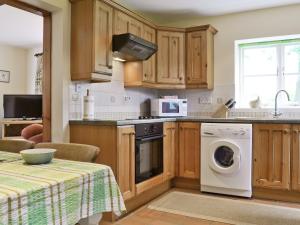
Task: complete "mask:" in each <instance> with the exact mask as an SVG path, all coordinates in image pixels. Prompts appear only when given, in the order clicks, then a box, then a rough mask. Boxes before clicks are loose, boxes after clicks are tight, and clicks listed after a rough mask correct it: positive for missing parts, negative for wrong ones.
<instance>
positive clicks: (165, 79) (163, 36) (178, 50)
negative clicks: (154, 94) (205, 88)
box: [157, 30, 185, 85]
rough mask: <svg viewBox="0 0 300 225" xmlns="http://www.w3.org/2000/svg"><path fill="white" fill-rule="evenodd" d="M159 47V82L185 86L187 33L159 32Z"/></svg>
mask: <svg viewBox="0 0 300 225" xmlns="http://www.w3.org/2000/svg"><path fill="white" fill-rule="evenodd" d="M157 45H158V51H157V82H158V83H160V84H169V85H172V84H173V85H176V84H179V85H184V83H185V33H184V32H175V31H162V30H158V31H157Z"/></svg>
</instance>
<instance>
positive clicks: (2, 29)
mask: <svg viewBox="0 0 300 225" xmlns="http://www.w3.org/2000/svg"><path fill="white" fill-rule="evenodd" d="M42 43H43V17H41V16H38V15H35V14H32V13H29V12H26V11H23V10H20V9H17V8H14V7H11V6H8V5H1V6H0V44H6V45H13V46H17V47H22V48H33V47H36V46H39V45H41V44H42Z"/></svg>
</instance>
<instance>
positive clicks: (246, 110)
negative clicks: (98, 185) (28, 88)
mask: <svg viewBox="0 0 300 225" xmlns="http://www.w3.org/2000/svg"><path fill="white" fill-rule="evenodd" d="M122 3H124V5H125V6H127V7H128V8H129V10H128V8H127V7H124V6H123V4H117V3H115V2H109V1H105V2H102V3H99V2H97V3H95V4H96V5H93V4H92V3H91V2H90V5H86V11H85V12H83V11H82V10H80V4H85V3H83V2H80V3H79V2H77V1H73V3H72V4H73V5H72V6H73V8H72V10H73V11H72V12H74V13H73V14H72V15H73V16H74V18H73V21H77V19H76V18H77V16H78V17H80V18H82V15H83V14H84V15H90V14H91V10H93V7H96V8H97V9H99V14H100V15H99V17H94V18H91V17H89V18H87V19H88V21H90V20H93V19H94V20H97V18H103V17H105V18H106V20H105V22H103V24H101V21H100V22H98V23H96V24H98V26H97V27H93V26H92V24H91V23H88V21H87V22H86V23H83V24H81V25H82V27H80V25H78V24H77V23H76V22H75V23H74V24H73V27H75V28H76V29H74V32H73V33H72V34H73V37H77V35H80V33H81V32H82V30H83V29H90V32H89V34H90V35H89V36H88V37H86V38H87V39H86V40H87V42H89V43H90V44H91V42H93V41H95V44H94V46H98V49H100V44H97V43H96V42H97V41H96V40H97V39H94V37H93V35H92V34H96V35H99V37H102V36H101V35H104V36H105V37H104V36H103V40H102V42H101V44H102V45H101V46H102V48H101V50H102V53H99V50H97V47H95V48H93V47H92V46H89V47H88V48H86V43H87V42H82V43H81V42H80V41H79V40H80V39H78V38H74V42H72V44H71V46H73V49H76V51H77V52H76V53H74V52H73V54H72V47H71V56H72V57H73V62H79V61H82V60H83V59H85V60H90V61H88V63H87V64H86V65H88V66H87V67H86V68H84V69H83V68H78V65H79V64H77V63H74V64H72V60H71V76H72V79H73V81H74V83H73V84H72V85H71V86H70V99H71V100H72V101H71V103H70V119H71V120H70V141H71V142H76V143H84V144H92V145H95V146H99V148H100V149H101V150H102V153H101V156H100V157H99V161H98V162H99V163H101V164H107V165H110V166H111V167H112V169H113V171H114V173H115V174H116V177H117V180H118V184H119V185H120V189H121V192H122V193H123V197H124V199H125V205H126V207H127V211H128V212H132V211H134V210H136V209H137V208H139V207H141V206H143V205H144V204H148V203H149V201H151V200H153V199H155V198H156V197H157V196H159V195H160V194H162V193H164V192H166V191H168V190H170V188H174V187H175V188H183V189H186V190H197V191H199V190H201V191H203V192H210V193H218V194H227V195H234V196H243V197H252V199H271V200H273V201H274V200H280V201H285V202H299V200H298V199H299V197H298V196H299V193H298V192H297V186H298V185H297V183H298V178H297V177H298V175H297V174H299V169H298V168H299V167H298V165H299V163H298V161H297V160H296V159H297V156H298V154H299V153H298V151H299V144H297V143H299V135H298V133H299V129H298V128H299V125H298V124H299V118H300V114H299V107H297V106H295V105H297V104H299V103H296V104H295V102H291V104H294V107H291V106H290V105H286V102H287V99H285V96H284V95H283V93H281V92H279V93H278V95H276V91H274V90H273V89H270V90H271V91H270V92H271V93H272V94H265V93H269V92H268V91H265V92H264V89H263V85H265V84H266V83H263V82H262V83H260V81H258V80H256V81H254V84H256V85H257V89H255V87H253V86H252V89H253V90H254V91H252V90H249V89H250V88H251V87H250V86H249V85H248V86H245V85H247V83H245V82H244V83H243V82H242V81H239V80H237V76H236V74H239V71H240V69H241V68H242V69H247V68H248V67H249V65H250V66H252V67H253V66H255V63H260V62H259V60H256V59H255V57H254V58H250V60H249V61H245V62H248V63H250V64H248V67H247V64H246V63H244V64H245V65H244V64H238V63H237V62H238V61H239V60H240V58H242V57H245V60H246V59H247V58H246V57H248V58H249V57H251V56H252V55H250V54H251V52H250V51H249V53H248V52H247V49H248V48H249V49H250V47H252V45H254V44H255V43H259V42H262V43H264V42H267V41H269V42H270V45H275V44H278V43H275V41H279V42H280V41H281V40H290V41H291V42H290V44H297V41H298V38H299V35H297V33H299V28H298V27H297V26H293V23H292V22H291V21H292V20H293V19H292V18H294V17H293V15H295V18H296V17H297V16H296V14H294V13H296V11H297V8H296V9H291V8H292V7H289V6H285V7H280V8H269V9H264V10H257V11H248V12H241V13H234V14H230V13H229V14H227V13H228V12H227V13H225V12H223V13H224V14H225V15H216V16H206V17H203V18H202V19H195V18H189V19H180V21H178V20H177V21H175V22H173V23H172V22H169V23H168V22H167V20H166V18H165V17H163V16H162V18H163V19H162V20H161V21H163V22H164V23H163V22H161V21H160V23H159V26H157V24H156V23H154V22H152V20H148V19H145V18H144V17H141V16H139V15H138V14H136V13H135V11H138V9H136V8H134V7H135V5H134V4H133V2H132V1H123V2H122ZM135 3H136V2H135ZM77 4H78V5H77ZM155 4H159V3H153V5H155ZM178 4H179V3H178ZM153 5H151V4H150V6H149V5H147V6H145V5H143V4H140V5H139V4H138V6H137V7H140V8H139V9H140V10H141V11H142V9H143V7H150V8H151V6H152V7H154V6H153ZM81 7H83V5H81ZM130 7H132V8H130ZM131 9H133V11H132V10H131ZM219 10H220V9H219ZM224 10H226V9H224ZM285 12H288V13H289V14H290V15H292V16H291V17H288V18H286V20H287V21H288V22H289V24H290V25H289V26H283V27H282V29H280V31H278V29H275V26H274V18H276V19H278V20H279V18H281V19H282V17H283V15H285ZM82 13H83V14H82ZM220 14H222V13H220ZM155 16H157V20H159V19H158V18H159V16H158V14H156V15H155ZM155 16H154V17H155ZM169 16H170V15H169ZM187 17H188V16H187ZM191 17H192V16H191ZM170 18H171V19H170V20H172V19H173V20H175V19H174V18H172V17H171V16H170ZM260 20H263V21H264V24H260V25H257V23H259V21H260ZM278 23H279V24H283V22H282V21H278ZM86 24H89V26H88V27H86ZM164 24H165V25H166V26H164ZM207 24H208V25H207ZM244 24H249V26H245V25H244ZM101 25H102V26H101ZM98 28H99V30H97V29H98ZM94 29H96V30H94ZM101 32H102V33H101ZM123 33H132V34H133V35H135V36H132V37H127V39H129V40H127V43H128V46H126V45H125V44H124V43H123V44H124V45H125V46H124V49H126V48H131V46H133V45H131V43H130V42H132V40H133V39H136V40H137V42H138V43H139V44H141V42H142V44H144V45H147V46H148V47H149V46H150V49H151V51H154V50H153V49H155V46H153V45H151V44H150V43H154V44H156V45H157V52H156V54H154V55H153V56H152V57H150V59H148V60H146V61H133V62H132V59H130V57H129V58H126V54H128V52H129V53H131V57H134V53H133V51H134V50H133V49H129V50H128V49H126V50H124V52H125V53H124V52H122V48H121V47H120V46H118V47H115V46H114V44H115V41H116V40H118V36H117V35H120V34H121V35H122V34H123ZM121 35H120V36H121ZM268 37H270V38H268ZM123 38H124V36H123ZM138 38H141V39H138ZM276 38H277V39H276ZM104 40H110V41H111V42H112V49H113V51H111V44H110V42H107V41H106V42H105V41H104ZM81 41H82V40H81ZM145 41H146V42H145ZM147 41H148V42H147ZM293 41H295V42H293ZM117 42H119V43H121V42H122V41H121V40H118V41H117ZM149 42H150V43H149ZM145 43H146V44H145ZM139 44H135V45H134V47H136V48H137V49H138V50H137V51H143V50H141V49H140V48H141V47H140V46H139ZM278 46H279V44H278ZM134 47H133V48H134ZM279 48H280V47H278V49H279ZM80 49H82V50H84V51H83V52H81V53H82V54H77V53H78V52H80ZM103 49H106V50H107V52H106V53H105V52H104V51H103ZM244 49H245V50H244ZM250 50H251V49H250ZM114 51H115V52H114ZM116 53H117V54H116ZM85 54H86V55H85ZM98 54H99V55H98ZM100 54H102V55H101V56H100ZM122 54H123V55H122ZM246 54H248V55H246ZM90 55H94V57H96V58H93V57H92V58H91V57H89V56H90ZM97 55H98V56H99V57H98V58H97ZM258 56H259V55H256V57H258ZM135 57H136V56H135ZM140 57H142V56H140ZM148 57H149V56H148ZM96 59H97V60H99V61H96V62H94V61H93V60H96ZM251 60H252V61H251ZM255 60H256V61H255ZM260 60H264V58H260ZM298 60H299V59H298ZM120 61H121V62H120ZM251 63H252V64H251ZM263 63H269V62H268V61H263ZM263 63H261V64H256V65H257V68H260V67H261V66H264V64H263ZM96 64H98V65H101V66H102V68H101V67H98V66H95V65H96ZM73 65H74V67H73V68H72V66H73ZM272 65H273V64H272ZM272 65H271V66H272ZM80 66H82V65H80ZM267 66H269V64H268V65H267ZM267 66H266V67H267ZM271 66H270V67H271ZM267 68H268V69H270V68H269V67H267ZM276 69H277V68H276ZM270 70H272V68H271V69H270ZM97 71H98V72H97ZM99 71H100V72H99ZM101 71H105V72H104V73H102V72H101ZM250 72H251V73H252V72H253V71H250ZM250 72H249V73H250ZM255 72H257V71H254V74H255ZM97 73H99V74H101V76H100V75H99V76H98V74H97ZM257 73H258V74H260V72H259V71H258V72H257ZM277 73H278V74H279V75H278V76H281V71H278V70H277ZM103 74H104V75H106V76H105V77H103ZM282 74H283V73H282ZM107 75H108V76H107ZM111 75H112V76H111ZM108 80H109V82H106V81H108ZM243 80H246V75H245V78H244V79H243ZM78 81H84V82H78ZM86 81H88V82H86ZM89 82H92V83H91V84H90V83H89ZM93 82H96V83H94V84H93ZM97 82H100V83H97ZM237 83H239V84H240V86H239V85H235V84H237ZM248 83H249V82H248ZM251 84H252V85H253V82H252V83H251ZM243 85H244V87H246V88H244V89H242V90H245V91H241V90H240V87H241V86H243ZM282 87H283V89H285V88H286V87H287V89H288V91H289V92H290V93H291V98H293V100H294V99H295V93H294V92H295V90H294V89H293V88H295V86H294V85H293V86H291V87H292V89H291V88H289V87H288V86H282ZM87 90H89V93H90V95H92V96H93V97H92V102H94V104H93V106H92V108H94V110H92V111H93V113H92V114H91V115H92V117H91V120H89V119H88V118H87V119H85V120H82V118H83V117H84V116H85V115H86V112H85V111H84V110H85V109H86V107H84V104H83V101H82V97H83V96H86V91H87ZM255 90H258V91H255ZM261 90H262V92H260V93H259V95H256V94H257V93H258V92H259V91H261ZM279 90H280V89H279ZM297 90H298V89H297V86H296V91H297ZM269 95H272V96H271V97H270V96H269ZM275 95H276V110H275V109H274V105H275ZM245 96H246V97H245ZM258 96H259V97H258ZM160 97H162V99H159V98H160ZM243 97H244V99H243ZM289 97H290V96H289ZM231 99H233V100H231ZM234 99H235V100H234ZM227 101H230V102H227ZM250 101H251V102H252V106H253V107H250V106H249V102H250ZM277 101H278V102H279V104H277ZM224 105H227V106H224ZM235 105H236V107H235V108H233V107H234V106H235ZM282 106H283V107H284V108H285V109H284V110H283V114H282V115H281V116H279V117H278V115H279V112H280V113H281V112H282V110H281V109H278V108H281V107H282ZM84 108H85V109H84ZM229 108H233V109H229ZM274 110H275V113H276V117H273V114H274ZM174 112H175V113H174ZM216 112H218V113H216ZM173 113H174V114H173ZM277 114H278V115H277ZM166 117H167V118H166ZM214 117H216V118H214ZM220 130H221V131H220ZM228 130H229V131H228ZM141 131H142V132H141ZM223 139H224V140H223ZM215 142H216V143H217V144H214V145H213V143H215ZM211 146H213V147H211ZM224 146H225V147H224ZM203 149H206V151H209V152H210V155H209V154H208V153H206V152H205V150H203ZM208 149H210V150H208ZM211 155H212V156H211ZM211 157H212V158H214V160H212V161H210V159H211ZM206 159H207V160H206ZM206 161H207V163H206ZM207 168H214V169H207ZM212 171H213V172H212ZM224 174H225V175H224ZM228 174H229V175H228ZM227 176H231V178H229V177H227ZM213 177H216V178H215V179H213ZM220 182H221V183H222V184H220ZM177 197H178V196H177ZM166 198H167V197H166ZM174 198H176V196H175V197H174ZM169 210H170V209H169ZM174 210H177V211H178V210H179V211H181V212H182V210H180V209H174ZM163 211H164V210H163ZM187 211H189V210H187ZM189 212H192V211H189ZM133 215H134V213H133ZM181 215H182V214H181ZM183 215H186V214H183ZM213 216H215V215H213ZM129 217H130V216H129ZM200 218H201V217H200ZM202 218H203V217H202ZM125 220H126V217H125ZM129 221H130V219H129ZM222 221H223V222H224V221H225V220H221V221H219V222H222ZM227 222H228V220H227ZM231 222H232V223H234V224H235V222H236V221H231ZM244 222H245V221H244ZM269 223H270V224H271V222H270V221H269ZM120 224H122V220H121V222H120ZM258 224H259V223H258Z"/></svg>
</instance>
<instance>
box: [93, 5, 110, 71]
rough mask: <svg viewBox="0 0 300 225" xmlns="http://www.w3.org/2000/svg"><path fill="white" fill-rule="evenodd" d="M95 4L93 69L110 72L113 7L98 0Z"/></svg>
mask: <svg viewBox="0 0 300 225" xmlns="http://www.w3.org/2000/svg"><path fill="white" fill-rule="evenodd" d="M95 4H96V5H95V18H94V20H95V21H94V35H95V36H94V46H95V47H94V57H95V58H94V68H95V69H94V70H95V72H99V73H112V32H113V25H112V23H113V9H112V7H110V6H108V5H106V4H104V3H103V2H101V1H99V0H98V1H96V3H95Z"/></svg>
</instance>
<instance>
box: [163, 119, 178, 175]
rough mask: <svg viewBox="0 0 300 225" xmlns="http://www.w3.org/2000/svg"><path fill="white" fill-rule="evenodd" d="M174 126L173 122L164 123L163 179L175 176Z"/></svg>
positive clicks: (175, 140) (175, 142)
mask: <svg viewBox="0 0 300 225" xmlns="http://www.w3.org/2000/svg"><path fill="white" fill-rule="evenodd" d="M176 127H177V126H176V123H175V122H165V123H164V180H170V179H172V178H174V177H175V151H176V144H177V138H176V135H177V131H176Z"/></svg>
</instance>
